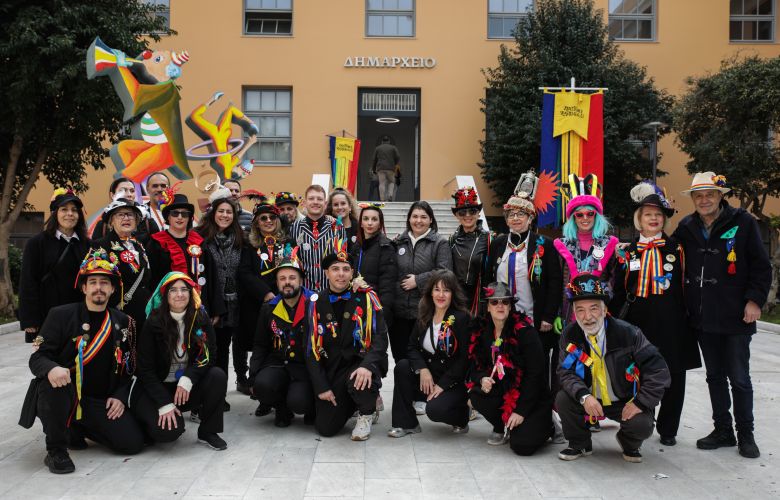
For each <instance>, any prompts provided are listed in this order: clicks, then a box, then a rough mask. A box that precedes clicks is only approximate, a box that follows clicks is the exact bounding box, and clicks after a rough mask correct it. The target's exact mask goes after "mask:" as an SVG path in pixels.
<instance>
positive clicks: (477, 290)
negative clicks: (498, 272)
mask: <svg viewBox="0 0 780 500" xmlns="http://www.w3.org/2000/svg"><path fill="white" fill-rule="evenodd" d="M448 241H449V244H450V251H451V252H452V270H453V272H454V273H455V275H456V276H457V277H458V283H460V287H461V289H462V290H463V293H464V294H465V295H466V300H467V303H468V306H469V310H470V311H471V313H472V314H476V313H477V311H478V307H479V299H480V297H481V296H482V290H481V288H482V287H485V286H487V285H488V284H489V283H490V281H488V280H487V279H486V275H487V274H488V273H489V271H488V247H489V244H490V233H489V232H487V231H485V230H484V229H482V221H481V220H480V221H478V223H477V228H476V229H475V230H474V231H472V232H470V233H466V232H464V231H463V226H458V228H457V229H456V230H455V232H454V233H452V235H451V236H450V238H449V240H448Z"/></svg>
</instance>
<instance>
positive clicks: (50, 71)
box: [0, 0, 168, 207]
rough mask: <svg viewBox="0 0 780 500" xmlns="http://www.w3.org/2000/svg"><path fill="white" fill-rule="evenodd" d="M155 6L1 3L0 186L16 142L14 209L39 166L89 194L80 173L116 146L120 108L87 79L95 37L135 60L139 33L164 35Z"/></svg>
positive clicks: (40, 0) (101, 83) (99, 83)
mask: <svg viewBox="0 0 780 500" xmlns="http://www.w3.org/2000/svg"><path fill="white" fill-rule="evenodd" d="M154 9H155V7H153V6H149V5H147V4H146V3H143V2H141V1H139V0H8V1H4V2H2V4H0V60H1V61H3V69H2V71H0V109H2V110H3V119H2V120H0V167H1V168H0V185H4V183H5V179H4V178H3V174H4V173H5V172H7V169H8V164H9V161H10V151H11V146H12V144H13V141H14V138H18V139H20V140H21V141H22V150H21V156H20V158H19V165H18V167H17V171H16V175H15V182H14V186H13V190H12V202H11V207H13V206H14V205H15V204H16V203H17V202H21V203H24V202H25V200H17V198H18V195H19V193H20V191H21V188H22V185H23V183H24V181H25V180H27V178H28V177H29V176H30V173H31V172H32V170H33V165H34V164H35V162H36V160H42V161H43V164H44V167H43V170H42V173H43V175H44V176H45V177H46V178H47V179H48V180H49V181H50V182H51V183H52V184H54V185H55V186H65V185H67V186H72V187H74V188H75V189H76V190H78V191H83V190H84V189H86V188H87V185H86V183H85V182H84V175H85V167H86V166H91V167H93V168H96V169H98V168H103V163H102V161H103V159H104V158H105V157H106V156H107V154H108V151H107V150H106V149H105V145H106V144H110V143H111V142H114V141H115V140H116V139H117V135H118V132H119V128H120V125H121V117H122V111H123V110H122V106H121V103H120V101H119V98H118V97H117V96H116V94H115V93H114V91H113V89H112V88H111V87H110V85H109V84H108V82H107V81H106V80H105V79H96V80H87V76H86V64H85V58H86V51H87V48H88V47H89V45H90V44H91V43H92V41H93V40H94V39H95V37H97V36H100V37H101V38H102V39H103V41H105V42H106V43H107V44H108V45H109V46H111V47H116V48H118V49H121V50H123V51H125V52H126V53H128V54H131V55H136V54H139V53H141V52H142V51H143V50H145V49H146V48H147V47H148V42H149V39H154V40H159V36H158V35H156V34H153V35H149V36H146V37H144V38H142V37H141V36H140V35H139V34H141V33H159V32H163V33H165V32H168V31H167V30H166V29H165V27H164V24H165V22H164V20H163V19H162V18H160V17H157V16H155V15H154V14H153V12H154Z"/></svg>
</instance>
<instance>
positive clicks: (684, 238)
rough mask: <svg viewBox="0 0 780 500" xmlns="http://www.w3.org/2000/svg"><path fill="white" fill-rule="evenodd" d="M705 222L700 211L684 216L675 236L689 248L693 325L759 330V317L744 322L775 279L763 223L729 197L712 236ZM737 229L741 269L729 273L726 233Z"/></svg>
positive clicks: (712, 330)
mask: <svg viewBox="0 0 780 500" xmlns="http://www.w3.org/2000/svg"><path fill="white" fill-rule="evenodd" d="M702 227H703V226H702V223H701V219H700V218H699V215H698V214H695V213H694V214H691V215H688V216H686V217H685V218H684V219H683V220H681V221H680V224H679V225H678V226H677V230H675V232H674V235H673V236H674V237H675V238H677V240H678V241H679V242H680V243H681V244H682V246H683V249H684V250H685V284H686V288H685V304H686V306H687V308H688V314H689V315H690V319H691V326H692V327H693V328H695V329H696V330H701V331H703V332H706V333H721V334H744V335H747V334H752V333H755V332H756V323H755V322H754V323H750V324H748V323H745V322H744V321H742V318H743V317H744V315H745V305H746V304H747V301H748V300H751V301H753V302H755V303H756V304H757V305H758V306H759V307H763V306H764V303H765V302H766V299H767V295H768V294H769V286H770V284H771V283H772V266H771V264H770V262H769V256H768V255H767V253H766V250H765V249H764V245H763V243H762V241H761V233H760V232H759V228H758V224H757V223H756V220H755V219H754V218H753V216H752V215H750V214H749V213H748V212H746V211H745V210H743V209H741V208H734V207H732V206H731V205H729V204H728V203H726V202H725V201H723V202H722V203H721V214H720V216H719V217H718V218H717V220H716V221H715V223H714V224H713V226H712V231H711V233H710V237H709V239H707V240H705V239H704V235H703V234H702ZM734 228H737V230H736V234H735V246H734V251H735V253H736V259H737V260H736V262H735V264H736V273H735V274H729V273H728V267H729V261H728V260H726V257H727V256H728V252H727V250H726V244H727V242H728V240H727V239H725V238H723V235H724V234H725V233H727V232H729V231H730V230H732V229H734Z"/></svg>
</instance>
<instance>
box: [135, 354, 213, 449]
mask: <svg viewBox="0 0 780 500" xmlns="http://www.w3.org/2000/svg"><path fill="white" fill-rule="evenodd" d="M164 385H165V388H166V389H168V391H169V392H170V393H171V396H173V394H174V393H175V392H176V384H175V383H165V384H164ZM134 390H136V391H140V394H139V396H138V398H137V399H134V400H133V406H132V410H133V414H135V416H136V418H137V419H138V420H139V421H140V422H141V426H142V427H143V429H144V431H146V433H147V434H148V435H149V437H150V438H152V440H153V441H154V442H158V443H169V442H171V441H176V440H177V439H178V438H179V436H181V435H182V433H183V432H184V418H183V417H182V416H181V415H177V416H176V427H175V428H173V429H162V428H161V427H160V426H159V425H158V424H157V422H158V420H159V418H160V413H159V411H158V410H159V407H158V406H157V404H156V403H155V402H154V401H152V398H150V397H149V395H148V394H147V393H146V391H145V390H144V388H143V386H140V387H136V388H135V389H134ZM226 392H227V375H225V372H223V371H222V369H221V368H218V367H216V366H212V367H211V368H209V370H208V371H207V372H206V373H205V374H203V377H201V379H200V380H198V383H196V384H194V385H193V386H192V391H190V397H189V399H188V400H187V402H186V403H185V404H183V405H181V406H179V407H178V408H179V410H181V411H187V410H191V409H198V415H199V416H200V427H199V428H198V432H201V431H202V432H205V433H220V432H222V430H223V429H222V417H223V403H224V401H225V393H226Z"/></svg>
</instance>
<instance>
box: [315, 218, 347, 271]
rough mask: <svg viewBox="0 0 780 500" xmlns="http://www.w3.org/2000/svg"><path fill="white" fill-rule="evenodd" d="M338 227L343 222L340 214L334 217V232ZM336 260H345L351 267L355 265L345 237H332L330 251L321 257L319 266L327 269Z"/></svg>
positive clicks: (336, 231)
mask: <svg viewBox="0 0 780 500" xmlns="http://www.w3.org/2000/svg"><path fill="white" fill-rule="evenodd" d="M339 227H344V223H343V222H342V221H341V216H339V217H338V218H337V219H336V228H335V230H334V231H333V232H334V234H337V233H338V228H339ZM336 262H345V263H347V264H349V265H350V266H351V267H352V268H354V267H355V263H354V261H353V258H352V256H351V255H350V253H349V250H348V248H347V240H346V238H333V248H332V252H331V253H329V254H328V255H326V256H325V257H323V258H322V262H321V263H320V267H321V268H322V269H327V268H329V267H330V266H332V265H333V264H335V263H336Z"/></svg>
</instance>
